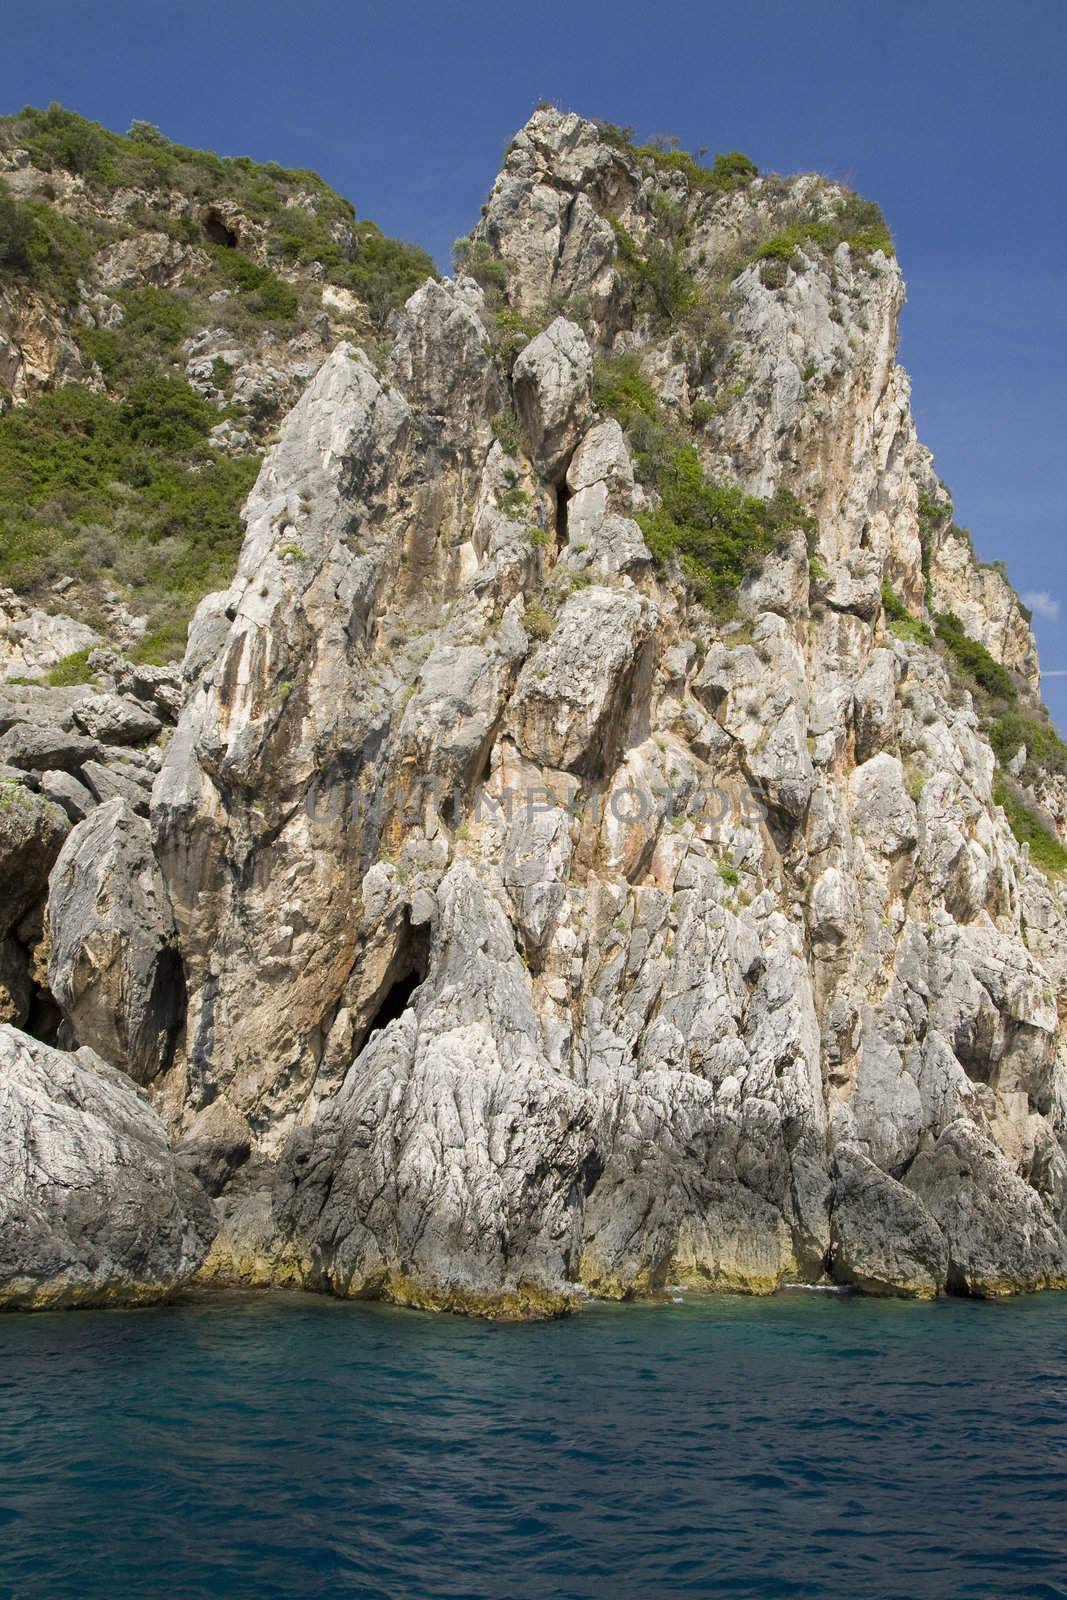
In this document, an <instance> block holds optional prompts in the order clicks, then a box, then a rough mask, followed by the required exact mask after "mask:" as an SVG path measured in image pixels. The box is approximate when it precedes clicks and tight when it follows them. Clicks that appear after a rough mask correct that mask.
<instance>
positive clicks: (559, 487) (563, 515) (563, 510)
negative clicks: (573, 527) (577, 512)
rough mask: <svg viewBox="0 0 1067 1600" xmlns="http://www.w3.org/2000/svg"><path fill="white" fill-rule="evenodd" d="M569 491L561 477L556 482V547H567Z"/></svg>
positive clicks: (563, 548) (558, 548) (562, 548)
mask: <svg viewBox="0 0 1067 1600" xmlns="http://www.w3.org/2000/svg"><path fill="white" fill-rule="evenodd" d="M570 499H571V492H570V490H569V489H568V488H567V481H566V479H565V478H564V479H561V480H560V482H559V483H557V484H556V549H557V550H565V549H566V548H567V507H568V505H569V504H570Z"/></svg>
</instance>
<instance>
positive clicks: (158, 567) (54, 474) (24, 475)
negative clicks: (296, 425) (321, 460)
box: [0, 373, 259, 660]
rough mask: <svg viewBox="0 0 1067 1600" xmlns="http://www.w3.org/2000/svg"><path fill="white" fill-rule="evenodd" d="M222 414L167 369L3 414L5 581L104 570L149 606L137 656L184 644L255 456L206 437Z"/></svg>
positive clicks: (217, 576) (233, 550)
mask: <svg viewBox="0 0 1067 1600" xmlns="http://www.w3.org/2000/svg"><path fill="white" fill-rule="evenodd" d="M218 418H219V413H218V411H217V409H216V408H215V406H213V405H212V404H211V403H210V402H208V401H207V400H205V399H203V397H202V396H200V395H198V394H197V393H196V391H195V390H193V389H191V388H190V387H189V385H188V384H187V383H185V382H184V381H183V380H182V379H180V378H177V377H174V376H172V375H170V374H167V373H157V374H155V375H154V376H152V377H147V378H142V379H140V380H138V381H137V382H136V383H134V384H133V385H132V387H131V389H130V392H129V394H128V395H127V396H126V398H125V399H123V400H121V401H114V400H111V399H109V398H108V397H107V396H105V395H101V394H93V393H91V392H90V391H89V390H87V389H84V388H80V387H71V388H67V389H59V390H57V391H56V392H55V393H52V394H43V395H39V396H37V398H36V399H35V400H33V401H32V402H31V404H29V405H27V406H22V407H19V408H17V409H15V410H12V411H9V412H8V413H7V414H6V415H5V416H3V417H0V583H3V584H6V585H8V586H10V587H12V588H14V589H17V590H19V591H20V592H22V593H28V594H33V593H35V592H39V591H41V590H42V589H43V588H44V587H45V586H46V585H48V584H49V583H51V582H53V581H54V580H55V579H57V578H59V577H60V576H65V575H68V574H69V575H71V576H73V577H75V578H79V579H81V580H83V581H84V582H87V583H90V582H93V581H94V580H98V579H103V580H104V581H105V582H110V583H113V584H115V585H116V586H118V587H121V588H122V589H124V590H127V591H128V592H130V593H131V595H132V603H133V604H134V605H135V606H137V608H138V609H139V610H141V611H142V612H147V614H148V617H149V631H148V633H147V635H146V637H145V639H144V641H143V642H142V646H141V649H140V651H139V654H140V656H141V658H142V659H148V660H159V659H166V658H167V657H169V656H172V655H174V654H177V653H180V651H181V649H182V647H183V645H184V640H185V627H186V623H187V620H188V616H189V614H190V612H191V610H192V608H193V606H194V605H195V603H196V601H197V600H198V599H199V597H200V596H201V595H202V594H204V593H205V592H206V591H207V590H209V589H211V588H217V587H219V586H220V585H224V584H226V583H228V582H229V580H230V577H231V576H232V573H233V569H234V566H235V564H236V559H237V552H238V550H239V548H240V542H241V525H240V519H239V516H238V510H239V507H240V505H241V502H242V501H243V500H244V498H245V496H246V495H247V494H248V491H249V489H250V488H251V486H252V483H253V482H254V480H255V476H256V472H257V470H258V465H259V462H258V457H255V456H249V457H243V458H241V459H238V460H231V459H228V458H227V457H224V456H220V455H219V454H218V453H217V452H216V451H215V450H214V449H213V448H212V447H211V445H210V444H209V443H208V439H207V435H208V430H209V429H210V428H211V427H212V426H213V425H214V424H215V423H216V422H217V421H218Z"/></svg>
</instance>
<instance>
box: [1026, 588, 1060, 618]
mask: <svg viewBox="0 0 1067 1600" xmlns="http://www.w3.org/2000/svg"><path fill="white" fill-rule="evenodd" d="M1023 605H1024V606H1029V608H1030V610H1031V611H1032V612H1033V613H1034V615H1035V616H1036V617H1044V619H1045V621H1046V622H1058V621H1059V620H1060V603H1059V601H1058V600H1057V599H1056V596H1055V595H1054V594H1049V592H1048V590H1047V589H1031V590H1030V593H1029V594H1024V595H1023Z"/></svg>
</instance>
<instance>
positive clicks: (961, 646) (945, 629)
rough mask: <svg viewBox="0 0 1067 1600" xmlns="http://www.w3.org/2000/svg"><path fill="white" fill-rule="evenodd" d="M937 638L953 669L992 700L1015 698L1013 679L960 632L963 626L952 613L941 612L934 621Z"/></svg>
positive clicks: (975, 640)
mask: <svg viewBox="0 0 1067 1600" xmlns="http://www.w3.org/2000/svg"><path fill="white" fill-rule="evenodd" d="M935 622H936V627H937V637H938V638H939V639H940V640H941V641H942V642H943V643H944V644H946V645H947V646H948V648H949V652H950V654H951V655H952V658H953V660H954V661H955V663H956V666H957V667H958V668H959V669H960V671H961V672H962V673H964V674H965V675H966V676H967V677H969V678H970V679H971V680H972V681H973V682H974V683H976V684H978V686H979V688H981V689H983V690H984V691H985V693H986V694H988V695H991V696H992V698H993V699H994V700H1005V701H1008V702H1009V703H1014V702H1015V701H1016V700H1017V699H1018V690H1017V689H1016V687H1015V680H1014V679H1013V678H1012V676H1011V674H1010V673H1009V672H1008V671H1007V669H1006V668H1005V667H1002V666H1001V664H1000V662H999V661H995V660H994V659H993V657H992V656H991V655H990V654H989V651H988V650H987V649H986V648H985V645H982V644H979V643H978V640H977V639H971V638H969V637H968V635H967V634H966V633H965V632H964V629H963V623H962V622H961V621H960V619H959V617H957V616H956V614H955V612H953V611H942V612H940V613H939V614H938V616H937V617H936V619H935Z"/></svg>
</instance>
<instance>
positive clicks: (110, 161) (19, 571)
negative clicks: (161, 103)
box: [0, 106, 434, 661]
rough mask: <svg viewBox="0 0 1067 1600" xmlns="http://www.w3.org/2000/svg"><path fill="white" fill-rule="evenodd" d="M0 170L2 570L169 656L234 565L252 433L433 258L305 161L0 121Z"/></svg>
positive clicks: (263, 428)
mask: <svg viewBox="0 0 1067 1600" xmlns="http://www.w3.org/2000/svg"><path fill="white" fill-rule="evenodd" d="M0 180H2V182H0V413H4V414H3V415H0V586H5V585H6V586H8V587H10V588H12V589H14V590H15V591H16V592H17V593H18V594H19V595H21V596H24V597H28V598H30V599H32V600H34V601H35V602H38V603H40V602H42V601H43V602H46V603H51V601H50V597H51V596H52V595H53V592H54V589H53V586H54V585H56V584H60V585H63V609H64V611H65V612H66V613H68V614H71V615H74V616H76V617H78V618H79V619H80V620H82V621H85V622H88V623H89V624H90V625H91V626H94V627H95V628H96V629H97V630H98V631H99V632H100V633H101V634H103V635H104V636H107V637H114V638H115V639H116V640H117V642H119V643H121V644H123V645H124V646H127V647H130V648H132V650H133V653H134V654H135V655H138V656H140V658H142V659H145V660H149V661H156V660H165V659H169V658H171V657H173V656H175V655H179V654H180V653H181V651H182V649H183V647H184V641H185V629H186V623H187V620H188V617H189V614H190V612H191V610H192V607H193V605H194V604H195V602H196V601H197V599H198V598H199V597H200V595H201V594H203V593H204V592H206V591H207V590H208V589H211V588H213V587H219V586H220V585H224V584H226V583H228V582H229V579H230V577H231V576H232V572H233V568H234V565H235V562H236V558H237V552H238V549H239V548H240V542H241V528H240V522H239V518H238V511H239V508H240V505H241V503H242V501H243V500H244V498H245V496H246V495H247V493H248V491H249V489H250V488H251V486H252V483H253V481H254V479H255V475H256V471H257V468H258V463H259V459H260V453H261V449H262V446H263V444H264V443H265V442H267V441H268V440H269V437H270V434H271V430H272V428H273V427H274V426H275V424H276V423H277V421H278V420H279V419H280V417H281V415H282V414H284V412H285V411H286V410H288V408H289V407H290V406H291V405H292V403H293V402H294V401H295V399H296V398H297V397H298V395H299V394H300V392H301V390H302V389H303V387H304V385H305V384H306V382H307V381H308V380H309V378H310V377H311V376H312V375H313V373H314V372H315V371H316V369H317V368H318V366H319V364H320V362H321V360H322V358H323V356H324V355H325V354H326V352H327V351H328V350H329V349H330V348H331V347H332V346H333V344H335V343H336V341H337V339H338V338H339V337H341V336H342V335H345V334H349V335H351V336H352V337H354V338H356V339H358V341H359V342H360V343H362V344H363V345H364V346H365V347H367V348H369V349H370V350H372V351H373V350H374V348H375V346H376V344H377V342H378V341H380V340H381V338H382V337H383V335H384V334H385V332H386V329H387V325H388V322H389V319H390V317H391V316H392V315H393V314H394V313H395V311H396V309H397V308H398V307H399V306H401V305H402V304H403V302H404V301H405V300H406V299H407V297H408V296H409V295H410V294H411V293H412V291H413V290H414V289H415V288H416V287H417V286H418V285H419V284H420V283H421V282H423V281H424V279H425V278H426V277H427V276H430V275H433V273H434V266H433V262H432V261H431V260H430V258H429V256H428V255H426V253H425V252H424V251H422V250H420V249H418V248H417V247H415V246H413V245H408V244H404V243H402V242H401V241H400V240H397V239H390V238H388V237H386V236H385V235H384V234H383V233H382V232H381V230H380V229H379V228H377V227H376V226H375V224H374V223H373V222H368V221H359V220H357V218H356V213H355V211H354V210H353V208H352V206H351V204H350V203H349V201H347V200H345V199H343V198H342V197H341V196H340V195H338V194H335V193H334V191H333V190H332V189H330V188H329V187H328V185H326V184H325V183H324V182H323V181H322V179H321V178H320V177H319V176H318V175H317V174H316V173H314V172H307V171H289V170H287V169H285V168H283V167H280V166H278V165H276V164H275V163H273V162H270V163H267V164H265V165H264V164H260V163H257V162H254V161H251V160H249V159H248V158H247V157H244V156H238V157H232V158H229V157H221V156H217V155H215V154H213V153H212V152H210V151H204V150H193V149H189V148H187V147H185V146H183V145H177V144H172V143H171V142H170V141H169V140H167V139H165V138H164V137H163V135H162V134H161V133H160V132H159V130H158V129H157V128H155V127H153V126H152V125H151V124H150V123H146V122H135V123H134V124H133V125H132V126H131V128H130V130H129V133H128V134H126V135H122V134H117V133H112V132H110V131H109V130H108V129H106V128H103V127H101V126H100V124H99V123H94V122H88V121H86V120H85V118H83V117H80V116H78V115H76V113H74V112H71V111H66V110H64V109H63V108H62V107H59V106H50V107H49V108H48V109H47V110H35V109H33V108H27V109H25V110H23V111H20V112H19V113H18V114H17V115H15V116H9V117H4V118H0ZM67 579H73V580H74V582H73V583H72V584H68V583H67V582H66V580H67ZM145 619H147V620H145Z"/></svg>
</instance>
